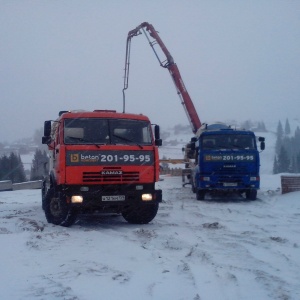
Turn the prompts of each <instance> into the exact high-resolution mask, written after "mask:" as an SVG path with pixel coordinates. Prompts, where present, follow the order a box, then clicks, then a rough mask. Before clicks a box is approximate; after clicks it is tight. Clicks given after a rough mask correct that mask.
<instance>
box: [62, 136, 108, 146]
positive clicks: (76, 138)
mask: <svg viewBox="0 0 300 300" xmlns="http://www.w3.org/2000/svg"><path fill="white" fill-rule="evenodd" d="M67 138H69V139H71V140H76V141H80V142H83V143H90V144H91V145H94V146H96V147H97V148H100V145H105V144H104V143H99V144H96V143H94V142H90V141H87V140H86V139H83V138H80V137H76V136H68V137H67Z"/></svg>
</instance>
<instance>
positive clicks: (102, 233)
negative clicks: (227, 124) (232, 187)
mask: <svg viewBox="0 0 300 300" xmlns="http://www.w3.org/2000/svg"><path fill="white" fill-rule="evenodd" d="M262 182H265V187H263V188H262V189H261V191H260V192H259V194H258V197H259V199H258V200H257V201H250V202H249V201H246V200H244V199H243V198H241V197H238V196H235V197H229V198H227V199H220V198H217V199H208V200H206V201H197V200H196V199H195V194H193V193H192V192H191V190H190V187H188V186H187V187H182V186H181V178H180V177H165V178H164V180H163V181H160V182H159V183H158V186H159V187H160V188H162V189H163V199H164V201H163V203H162V204H161V206H160V209H159V212H158V215H157V217H156V218H155V219H154V220H153V222H151V223H150V224H148V225H130V224H127V223H126V222H125V221H124V220H123V218H122V217H121V216H112V215H106V216H101V217H95V216H94V217H93V218H92V219H90V220H87V219H86V218H82V219H80V220H79V221H78V222H77V224H75V225H74V226H72V227H70V228H63V227H59V226H54V225H51V224H47V222H46V220H45V217H44V214H43V211H42V209H41V205H40V202H41V201H40V191H37V190H27V191H14V192H2V193H0V241H1V247H0V256H1V260H0V268H1V273H0V274H1V277H0V298H1V299H46V300H49V299H68V300H71V299H72V300H75V299H80V300H81V299H87V300H90V299H95V300H96V299H97V300H98V299H131V300H132V299H166V300H168V299H172V300H177V299H178V300H179V299H187V300H195V299H197V300H200V299H201V300H205V299H209V300H211V299H222V300H223V299H228V300H234V299H239V300H240V299H251V300H252V299H272V300H273V299H281V300H288V299H295V300H296V299H300V272H299V270H300V249H299V248H300V226H299V225H300V221H299V220H300V199H299V198H300V192H296V193H291V194H287V195H281V194H280V193H279V192H276V188H277V186H278V177H275V176H269V177H266V178H265V179H264V178H262Z"/></svg>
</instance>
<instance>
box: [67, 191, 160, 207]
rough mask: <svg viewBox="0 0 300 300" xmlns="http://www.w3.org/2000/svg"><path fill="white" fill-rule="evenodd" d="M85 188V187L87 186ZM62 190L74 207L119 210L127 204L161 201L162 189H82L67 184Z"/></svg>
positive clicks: (146, 203)
mask: <svg viewBox="0 0 300 300" xmlns="http://www.w3.org/2000/svg"><path fill="white" fill-rule="evenodd" d="M85 188H86V189H87V187H85ZM62 192H63V193H64V194H65V196H66V199H67V202H68V203H70V204H71V205H72V206H74V207H78V208H86V209H103V210H104V209H107V210H108V211H121V210H122V208H123V207H125V206H128V205H140V204H143V205H148V204H151V203H152V204H153V203H159V202H161V201H162V190H155V189H149V188H148V189H143V190H134V189H126V188H124V187H119V188H111V189H110V188H106V189H103V187H98V188H97V187H95V186H91V187H89V189H88V190H86V191H82V187H80V186H72V187H70V186H68V187H64V188H63V190H62ZM75 196H76V197H75ZM81 200H82V201H81Z"/></svg>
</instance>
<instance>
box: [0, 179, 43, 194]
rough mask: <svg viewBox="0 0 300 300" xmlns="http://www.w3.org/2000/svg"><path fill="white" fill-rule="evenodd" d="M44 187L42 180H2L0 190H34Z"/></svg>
mask: <svg viewBox="0 0 300 300" xmlns="http://www.w3.org/2000/svg"><path fill="white" fill-rule="evenodd" d="M41 187H42V180H36V181H27V182H21V183H12V182H11V180H4V181H0V192H3V191H16V190H32V189H40V188H41Z"/></svg>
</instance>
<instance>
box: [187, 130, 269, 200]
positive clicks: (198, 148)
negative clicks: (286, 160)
mask: <svg viewBox="0 0 300 300" xmlns="http://www.w3.org/2000/svg"><path fill="white" fill-rule="evenodd" d="M264 140H265V139H264V138H263V137H259V138H257V137H256V136H255V134H254V133H253V132H252V131H249V130H236V129H232V128H230V127H228V126H227V125H224V124H212V125H209V126H208V125H205V126H204V127H202V128H200V130H199V131H198V132H197V134H196V137H195V138H193V139H192V141H191V149H192V152H193V154H194V158H195V163H194V167H193V168H192V176H191V177H192V178H191V183H192V190H193V192H194V193H196V198H197V200H204V198H205V194H206V193H211V192H224V193H225V192H238V193H241V194H242V193H245V196H246V198H247V199H249V200H256V197H257V190H258V189H259V187H260V176H259V168H260V158H259V150H258V147H257V142H259V143H260V150H264V148H265V141H264Z"/></svg>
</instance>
